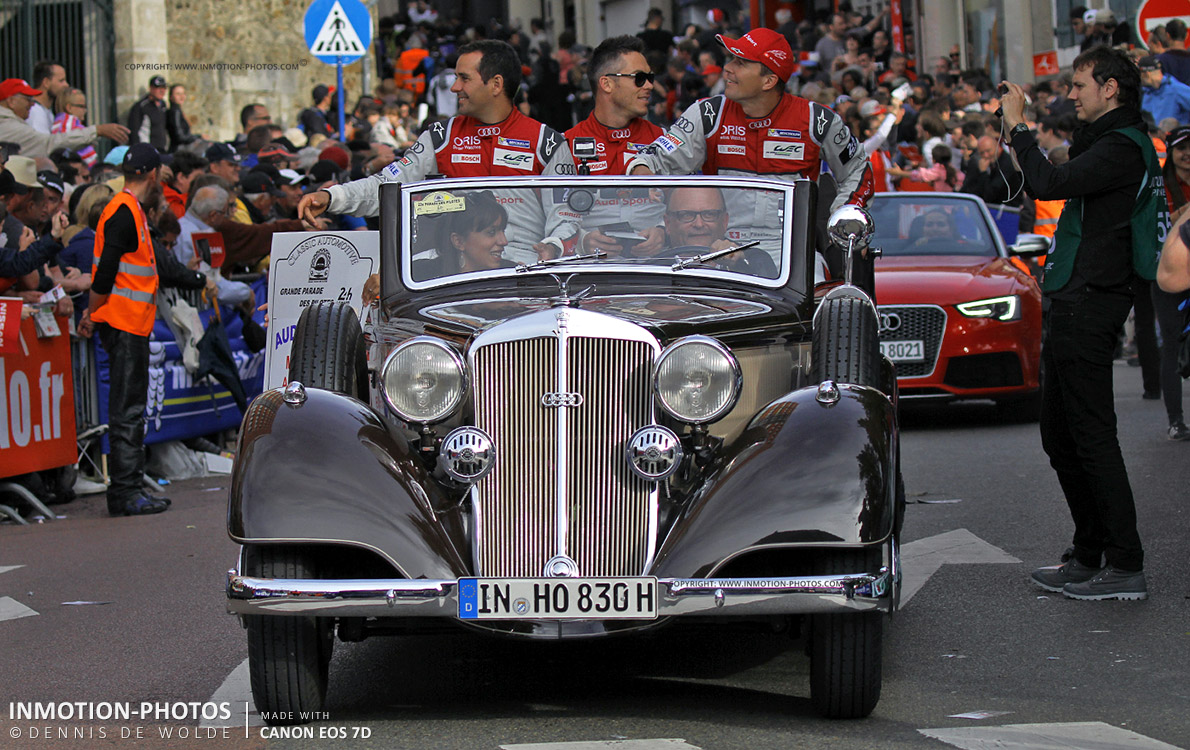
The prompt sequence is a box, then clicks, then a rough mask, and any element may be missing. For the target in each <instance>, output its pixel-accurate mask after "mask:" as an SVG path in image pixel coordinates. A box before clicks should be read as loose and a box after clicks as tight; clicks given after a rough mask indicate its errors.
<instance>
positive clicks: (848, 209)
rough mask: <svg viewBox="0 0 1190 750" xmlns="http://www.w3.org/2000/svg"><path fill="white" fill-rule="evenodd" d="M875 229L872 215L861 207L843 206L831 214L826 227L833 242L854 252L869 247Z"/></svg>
mask: <svg viewBox="0 0 1190 750" xmlns="http://www.w3.org/2000/svg"><path fill="white" fill-rule="evenodd" d="M875 229H876V224H875V222H873V221H872V216H871V214H869V213H868V212H867V211H865V210H864V209H862V208H860V207H859V206H841V207H840V208H839V209H838V210H837V211H835V212H834V213H832V214H831V217H830V219H829V220H828V221H827V225H826V231H827V234H829V235H830V238H831V240H832V241H833V242H835V243H837V244H839V245H841V246H843V247H844V248H847V247H850V248H852V249H854V250H861V249H863V248H865V247H867V246H868V241H869V240H870V239H871V238H872V232H873V231H875Z"/></svg>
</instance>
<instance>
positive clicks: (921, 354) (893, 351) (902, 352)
mask: <svg viewBox="0 0 1190 750" xmlns="http://www.w3.org/2000/svg"><path fill="white" fill-rule="evenodd" d="M880 353H881V354H883V355H884V356H886V357H888V358H889V359H891V360H892V361H893V362H921V361H922V360H924V359H925V358H926V355H925V346H924V344H923V342H921V341H881V342H880Z"/></svg>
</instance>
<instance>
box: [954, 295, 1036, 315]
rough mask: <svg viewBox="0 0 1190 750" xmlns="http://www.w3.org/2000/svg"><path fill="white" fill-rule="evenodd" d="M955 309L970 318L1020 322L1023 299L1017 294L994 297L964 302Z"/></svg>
mask: <svg viewBox="0 0 1190 750" xmlns="http://www.w3.org/2000/svg"><path fill="white" fill-rule="evenodd" d="M955 309H957V310H958V311H959V312H961V313H962V314H963V315H966V316H967V317H968V318H993V319H995V320H1020V317H1021V298H1020V297H1018V296H1016V295H1015V294H1010V295H1008V296H1007V297H992V298H990V299H979V300H975V301H974V302H963V303H962V304H958V305H955Z"/></svg>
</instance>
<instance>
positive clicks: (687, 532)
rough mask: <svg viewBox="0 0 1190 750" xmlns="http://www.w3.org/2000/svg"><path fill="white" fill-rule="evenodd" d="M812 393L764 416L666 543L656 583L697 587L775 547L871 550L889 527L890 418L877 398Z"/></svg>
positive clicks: (856, 389)
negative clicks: (824, 399) (825, 397)
mask: <svg viewBox="0 0 1190 750" xmlns="http://www.w3.org/2000/svg"><path fill="white" fill-rule="evenodd" d="M839 390H840V398H839V401H838V402H837V403H835V404H832V405H824V404H821V403H819V402H818V401H817V399H816V398H815V396H816V394H817V388H816V387H812V388H802V389H800V390H797V391H794V392H792V393H790V394H788V395H786V396H784V397H782V398H780V399H777V400H776V401H774V402H772V403H771V404H769V405H768V406H766V407H765V408H764V409H762V410H761V411H760V412H759V413H758V414H757V415H756V417H754V418H753V419H752V421H751V422H750V423H749V424H748V427H747V428H746V429H745V430H744V431H743V433H741V434H740V436H739V437H738V438H737V439H735V440H734V441H732V442H731V443H728V444H726V445H724V446H723V449H722V457H721V459H720V460H718V461H717V462H716V463H715V464H714V465H713V466H712V468H711V472H710V474H709V475H708V477H707V479H706V481H705V482H704V483H703V484H702V485H701V486H700V487H698V488H697V490H696V491H695V492H694V493H693V495H692V498H691V500H690V502H689V503H687V504H686V505H685V506H684V508H683V511H682V512H681V513H680V514H679V516H678V517H677V519H676V520H675V522H674V524H673V527H672V528H671V529H670V531H669V533H668V534H667V535H666V538H665V541H664V542H663V543H662V545H661V548H660V550H659V551H658V554H657V557H656V562H655V563H654V565H653V574H655V575H658V576H677V577H691V578H701V577H707V576H710V575H713V574H714V573H715V572H716V571H718V570H719V569H720V568H722V567H723V566H724V565H725V564H726V563H727V562H728V561H730V560H731V559H732V558H734V557H737V556H738V555H740V554H743V553H746V552H751V551H755V550H761V549H766V548H770V549H771V548H779V547H823V546H847V545H860V544H865V545H866V544H874V543H877V542H880V541H883V540H884V539H885V538H887V537H888V535H889V533H890V532H891V530H892V526H893V508H894V494H895V486H896V482H895V481H894V477H895V471H896V466H895V458H894V457H895V456H896V439H897V432H896V413H895V409H894V407H893V405H892V403H891V402H890V401H889V400H888V398H887V397H886V396H885V395H884V394H883V393H881V392H880V391H878V390H876V389H873V388H865V387H862V386H852V385H842V384H840V385H839Z"/></svg>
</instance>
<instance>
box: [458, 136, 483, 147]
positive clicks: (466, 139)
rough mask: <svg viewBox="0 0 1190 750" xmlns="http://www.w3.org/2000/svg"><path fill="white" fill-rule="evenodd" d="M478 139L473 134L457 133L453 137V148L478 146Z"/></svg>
mask: <svg viewBox="0 0 1190 750" xmlns="http://www.w3.org/2000/svg"><path fill="white" fill-rule="evenodd" d="M479 144H480V140H479V138H477V137H476V136H473V135H457V136H455V139H454V147H455V148H479Z"/></svg>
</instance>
